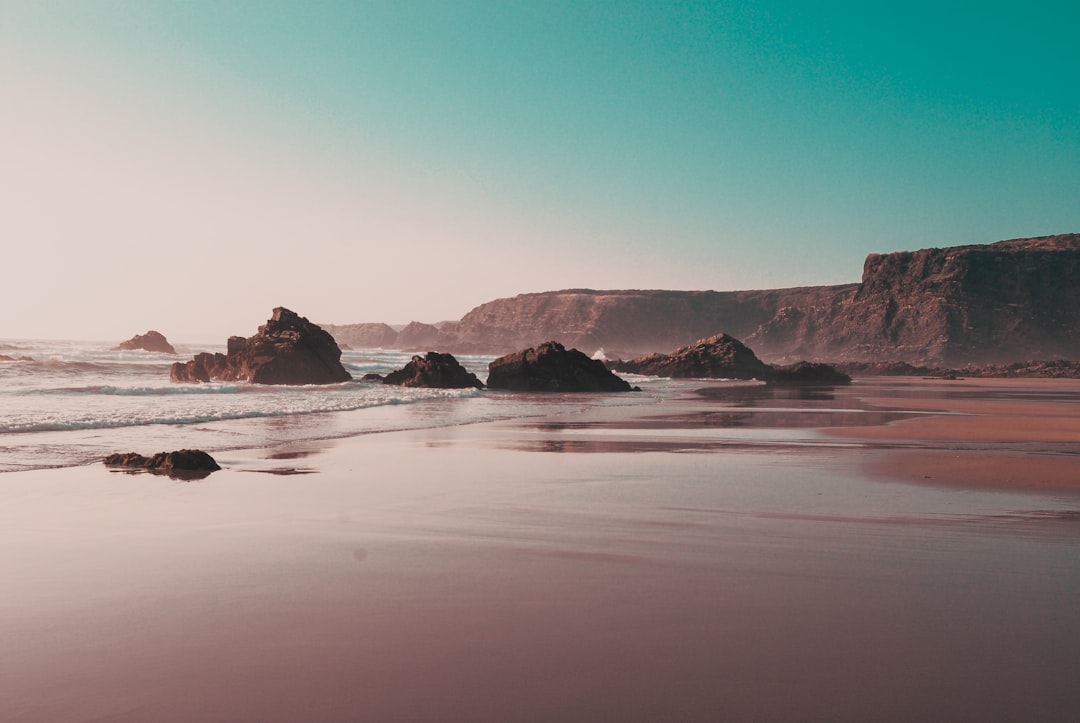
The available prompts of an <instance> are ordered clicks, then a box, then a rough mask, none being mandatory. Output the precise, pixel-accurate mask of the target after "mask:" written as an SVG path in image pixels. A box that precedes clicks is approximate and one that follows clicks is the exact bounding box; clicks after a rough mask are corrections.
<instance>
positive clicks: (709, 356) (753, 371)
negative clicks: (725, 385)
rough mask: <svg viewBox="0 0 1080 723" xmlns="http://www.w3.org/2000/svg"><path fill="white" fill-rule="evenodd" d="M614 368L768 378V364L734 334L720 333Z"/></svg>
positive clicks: (675, 375)
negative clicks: (665, 352) (666, 352)
mask: <svg viewBox="0 0 1080 723" xmlns="http://www.w3.org/2000/svg"><path fill="white" fill-rule="evenodd" d="M615 370H616V371H620V372H627V373H631V374H646V375H649V376H656V377H672V378H694V379H762V380H763V379H765V378H766V376H767V375H768V374H769V367H768V365H766V364H765V363H764V362H762V361H761V360H760V359H758V358H757V355H756V354H754V352H753V351H751V350H750V348H749V347H747V346H746V345H745V344H743V343H742V342H741V341H739V340H738V339H736V338H735V337H733V336H728V335H727V334H717V335H716V336H711V337H709V338H708V339H701V340H699V341H698V342H696V343H694V344H691V345H690V346H684V347H680V348H678V349H676V350H675V351H673V352H671V353H669V354H649V355H648V356H644V357H639V358H637V359H632V360H630V361H620V362H617V363H616V364H615Z"/></svg>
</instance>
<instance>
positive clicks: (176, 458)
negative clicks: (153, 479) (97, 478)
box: [104, 449, 221, 479]
mask: <svg viewBox="0 0 1080 723" xmlns="http://www.w3.org/2000/svg"><path fill="white" fill-rule="evenodd" d="M104 462H105V464H106V465H107V466H109V467H122V468H124V469H127V470H131V471H138V470H147V471H149V472H156V473H159V474H167V475H169V476H170V477H183V478H188V479H191V478H197V477H205V476H206V475H208V474H210V473H211V472H214V471H215V470H219V469H221V466H220V465H218V463H217V461H215V460H214V458H213V457H211V456H210V455H209V454H207V453H206V452H203V451H202V450H200V449H181V450H179V451H176V452H158V453H157V454H155V455H154V456H153V457H144V456H143V455H141V454H138V453H137V452H128V453H126V454H124V453H119V452H118V453H116V454H110V455H109V456H107V457H106V458H105V460H104Z"/></svg>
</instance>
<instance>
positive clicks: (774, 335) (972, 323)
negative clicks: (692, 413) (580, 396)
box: [328, 234, 1080, 366]
mask: <svg viewBox="0 0 1080 723" xmlns="http://www.w3.org/2000/svg"><path fill="white" fill-rule="evenodd" d="M376 326H377V327H385V328H382V329H381V333H383V334H384V336H383V337H382V342H383V343H372V339H370V338H369V337H368V336H359V335H357V336H352V335H350V333H349V331H351V330H354V329H357V331H358V327H376ZM328 328H329V329H330V330H331V332H332V333H333V334H334V335H335V337H336V338H337V339H338V340H339V341H343V342H345V343H348V344H350V345H352V346H394V345H395V344H398V345H399V346H400V344H399V342H400V341H401V339H402V337H401V336H399V335H395V334H394V332H393V329H391V328H390V327H386V326H385V325H369V324H365V325H353V326H350V327H328ZM346 330H349V331H346ZM386 332H389V334H387V333H386ZM413 332H415V336H416V337H417V341H418V342H419V341H421V340H422V341H423V342H424V344H423V346H424V347H426V348H437V349H440V350H442V351H447V352H452V353H455V354H463V353H464V354H468V353H480V354H505V353H509V352H511V351H513V350H516V349H521V348H524V347H528V346H532V345H534V344H537V343H538V342H540V341H543V340H545V339H556V340H558V341H560V342H562V343H563V344H566V345H567V346H569V347H576V348H578V349H581V350H583V351H585V352H586V353H587V354H590V355H591V354H594V353H596V352H598V351H601V350H602V351H603V353H604V355H605V356H606V357H607V358H609V359H631V358H634V357H638V356H644V355H646V354H650V353H654V352H665V351H667V350H670V349H673V348H676V347H680V346H685V345H687V344H692V343H693V342H694V340H696V339H703V338H706V337H710V336H714V335H716V334H719V333H727V334H730V335H732V336H735V337H738V338H739V339H742V340H743V341H744V342H745V343H746V344H747V345H748V346H750V347H751V348H753V349H754V350H755V351H756V352H757V354H758V355H759V356H760V357H761V359H763V360H764V361H767V362H770V363H773V364H783V363H790V362H796V361H799V360H803V359H809V360H825V361H835V362H901V361H903V362H910V363H913V364H920V365H931V366H941V365H964V364H968V363H981V364H985V363H1001V362H1011V361H1019V360H1026V359H1061V358H1071V359H1080V234H1065V235H1061V236H1044V237H1040V238H1031V239H1014V240H1011V241H1001V242H998V243H995V244H989V245H977V246H957V247H952V248H930V249H923V250H921V251H904V252H898V253H890V254H871V255H870V256H869V257H867V259H866V263H865V266H864V268H863V277H862V282H861V283H853V284H843V285H839V286H811V287H802V288H792V289H773V290H765V291H649V290H646V291H641V290H631V291H593V290H590V289H571V290H566V291H551V292H546V293H539V294H521V295H519V296H515V297H513V298H507V299H496V300H495V301H490V302H488V303H486V304H482V305H480V306H478V307H476V308H475V309H473V310H472V311H470V312H469V313H468V314H466V315H465V316H464V317H463V318H462V319H461V320H460V321H458V322H451V323H443V324H440V325H439V327H438V331H437V333H434V332H433V330H432V329H431V328H430V327H428V326H426V325H417V326H416V327H415V329H413V330H411V332H410V333H411V334H412V333H413ZM403 334H404V330H403ZM391 335H393V336H391ZM405 336H409V335H405ZM418 345H419V344H418ZM404 348H412V347H411V346H409V347H404Z"/></svg>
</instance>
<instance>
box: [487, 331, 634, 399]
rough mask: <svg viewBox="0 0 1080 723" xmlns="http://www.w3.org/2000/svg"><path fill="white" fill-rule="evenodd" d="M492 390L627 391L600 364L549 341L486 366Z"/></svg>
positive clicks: (601, 363)
mask: <svg viewBox="0 0 1080 723" xmlns="http://www.w3.org/2000/svg"><path fill="white" fill-rule="evenodd" d="M487 385H488V387H489V388H491V389H508V390H511V391H522V392H629V391H632V390H633V387H631V386H630V384H629V383H627V382H626V381H625V380H623V379H620V378H619V377H617V376H616V375H614V374H612V373H611V370H609V369H608V368H607V366H605V364H604V363H603V362H602V361H599V360H596V359H590V358H589V357H588V356H586V355H585V354H584V353H583V352H581V351H578V350H577V349H569V350H568V349H566V348H565V347H563V345H562V344H559V343H558V342H554V341H549V342H545V343H543V344H541V345H540V346H538V347H536V348H532V347H530V348H528V349H525V350H523V351H518V352H515V353H513V354H507V355H506V356H503V357H500V358H498V359H496V360H495V361H493V362H491V364H489V365H488V380H487Z"/></svg>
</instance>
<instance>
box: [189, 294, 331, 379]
mask: <svg viewBox="0 0 1080 723" xmlns="http://www.w3.org/2000/svg"><path fill="white" fill-rule="evenodd" d="M169 376H170V377H171V379H172V380H173V381H174V382H208V381H211V380H214V381H248V382H252V383H254V384H335V383H338V382H344V381H348V380H349V379H352V376H351V375H350V374H349V372H347V371H346V370H345V367H343V366H342V365H341V349H339V348H338V345H337V343H336V342H335V341H334V337H333V336H331V335H330V334H329V333H327V332H326V331H324V330H323V329H322V328H320V327H319V326H317V325H316V324H313V323H311V322H310V321H308V320H307V319H306V318H304V317H302V316H299V315H297V314H295V313H294V312H292V311H289V310H288V309H285V308H283V307H278V308H276V309H274V313H273V316H272V317H271V318H270V320H269V321H267V322H266V323H265V324H264V325H262V326H260V327H259V333H257V334H256V335H255V336H252V337H248V338H246V339H245V338H244V337H240V336H234V337H230V338H229V341H228V353H226V354H220V353H218V354H210V353H207V352H203V353H201V354H197V355H196V356H195V358H194V359H192V360H191V361H189V362H185V363H181V362H177V363H175V364H173V365H172V369H171V370H170V373H169Z"/></svg>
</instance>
